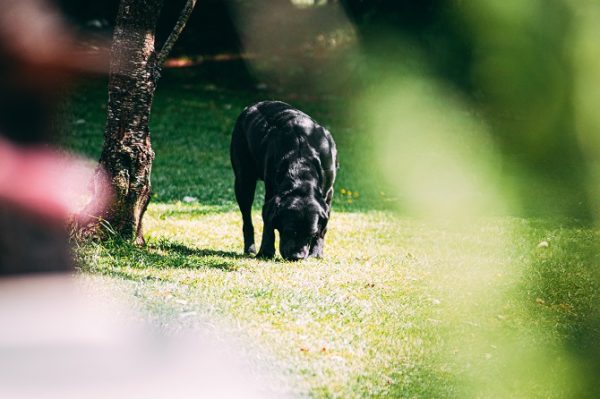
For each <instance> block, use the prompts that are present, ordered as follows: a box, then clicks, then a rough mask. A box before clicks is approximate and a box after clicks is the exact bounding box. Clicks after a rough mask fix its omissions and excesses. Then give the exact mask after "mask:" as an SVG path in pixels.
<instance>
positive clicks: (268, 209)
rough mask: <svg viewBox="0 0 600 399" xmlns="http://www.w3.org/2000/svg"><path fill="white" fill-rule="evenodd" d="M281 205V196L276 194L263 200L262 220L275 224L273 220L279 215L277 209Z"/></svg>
mask: <svg viewBox="0 0 600 399" xmlns="http://www.w3.org/2000/svg"><path fill="white" fill-rule="evenodd" d="M280 205H281V197H279V196H278V195H276V196H274V197H273V198H271V199H270V200H268V201H267V202H265V206H264V210H263V220H264V222H265V223H268V224H270V225H271V226H273V225H274V224H275V220H276V219H277V217H278V216H279V210H280V208H281V207H280Z"/></svg>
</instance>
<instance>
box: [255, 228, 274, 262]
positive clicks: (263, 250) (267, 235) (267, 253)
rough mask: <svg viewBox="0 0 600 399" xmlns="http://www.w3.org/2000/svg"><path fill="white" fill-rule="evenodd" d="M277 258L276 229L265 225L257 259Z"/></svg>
mask: <svg viewBox="0 0 600 399" xmlns="http://www.w3.org/2000/svg"><path fill="white" fill-rule="evenodd" d="M274 256H275V229H274V228H273V227H272V226H270V225H269V224H266V223H265V225H264V228H263V234H262V241H261V243H260V250H259V251H258V254H257V255H256V257H257V258H263V259H271V258H273V257H274Z"/></svg>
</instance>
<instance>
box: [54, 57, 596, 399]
mask: <svg viewBox="0 0 600 399" xmlns="http://www.w3.org/2000/svg"><path fill="white" fill-rule="evenodd" d="M223 68H226V67H223ZM209 72H210V71H209ZM220 73H222V74H223V75H219V74H217V75H210V74H208V72H207V71H206V70H205V69H191V70H180V71H167V72H166V73H165V77H164V78H163V80H161V82H160V84H159V89H158V92H157V97H156V102H155V105H154V111H153V117H152V126H151V130H152V135H153V136H152V138H153V144H154V149H155V152H156V161H155V165H154V172H153V173H154V174H153V184H154V195H153V201H152V203H151V205H150V207H149V209H148V213H147V215H146V218H145V236H146V238H147V241H148V246H147V247H145V248H136V247H133V246H131V245H129V244H127V243H123V242H119V241H118V240H115V241H112V242H108V243H104V244H95V243H90V244H86V245H84V246H83V247H81V248H79V250H78V254H79V257H80V259H81V263H82V269H83V272H84V273H91V274H100V275H104V276H108V277H110V278H113V279H114V280H115V283H116V282H117V281H122V280H126V281H129V282H131V287H132V288H131V294H130V297H131V301H132V302H133V301H141V303H142V305H143V308H144V309H145V317H147V318H148V319H150V320H154V321H155V322H156V323H157V324H159V325H167V324H169V325H170V327H171V328H174V327H173V325H175V326H177V325H181V326H183V325H184V324H185V323H188V322H189V320H188V318H186V319H182V318H181V317H178V316H179V315H180V314H181V313H182V312H183V313H185V312H190V311H194V312H196V315H197V316H193V317H198V318H209V319H210V318H212V319H214V320H218V323H219V326H222V328H227V329H228V330H229V331H228V333H233V334H236V335H239V336H240V337H241V339H243V340H245V341H246V342H248V343H249V349H248V356H249V358H250V359H251V360H250V361H251V362H254V363H255V364H256V366H257V367H262V368H266V369H268V370H270V372H271V373H273V374H275V375H278V376H279V377H280V378H279V379H278V381H279V384H280V385H281V386H280V387H279V388H278V389H279V390H281V391H286V392H291V393H292V394H297V395H306V396H311V397H319V398H332V397H336V398H338V397H339V398H363V397H365V398H367V397H394V398H396V397H398V398H432V397H440V398H444V397H570V396H573V395H574V392H578V389H583V388H582V387H584V388H585V384H586V379H585V374H583V373H578V372H579V371H581V370H580V369H579V368H578V367H579V365H581V364H590V362H591V364H592V366H593V364H594V363H593V359H592V360H590V359H588V357H590V358H591V354H592V353H594V352H593V350H591V349H589V347H593V345H594V344H595V342H596V341H595V339H594V338H593V337H594V336H596V335H595V334H597V333H598V329H597V324H596V321H595V319H593V316H594V315H597V304H598V303H599V301H598V300H599V299H600V298H598V296H599V292H600V290H599V288H600V286H599V284H598V276H597V275H596V274H595V273H596V270H597V264H598V256H597V255H596V254H597V251H596V249H597V248H596V246H597V242H598V238H599V237H598V236H599V233H598V231H597V230H595V229H593V228H589V227H578V226H568V225H564V224H563V225H561V224H560V223H558V222H553V221H548V220H529V219H521V218H500V217H498V218H490V219H485V220H480V221H476V222H473V223H472V224H470V225H468V226H455V225H453V226H447V225H446V226H445V225H442V224H440V225H436V224H432V223H427V224H426V223H423V222H420V221H417V220H415V219H412V218H409V217H401V216H398V215H396V214H395V213H394V212H393V211H392V206H393V204H394V201H393V200H390V199H389V195H388V194H387V189H386V187H385V185H384V184H383V183H382V180H381V179H380V178H379V177H378V175H377V173H376V171H375V170H374V169H373V168H372V167H370V166H369V165H372V163H371V162H370V158H369V157H370V155H369V154H370V153H369V149H370V146H369V140H368V138H366V137H365V134H364V132H363V131H361V128H360V126H359V125H358V127H355V126H356V125H354V124H353V123H352V122H351V120H352V119H351V118H348V115H345V114H344V112H343V108H344V107H343V106H342V104H343V99H341V98H335V97H320V98H317V99H314V98H310V97H302V96H300V97H298V96H296V95H295V94H294V93H282V94H280V95H278V97H279V98H283V99H284V100H285V99H286V98H293V99H294V101H292V102H293V103H294V104H296V105H298V106H300V107H301V108H303V109H305V110H307V112H309V113H310V114H313V115H314V116H315V118H316V119H317V120H320V121H322V122H323V123H324V124H326V125H328V126H329V127H330V129H331V131H332V133H333V135H334V137H335V139H336V141H337V143H338V147H339V152H340V154H341V155H340V159H341V165H342V166H341V169H340V173H339V179H338V181H337V184H336V196H335V198H334V211H333V215H332V219H331V224H330V231H329V233H328V236H327V240H326V247H325V258H324V259H322V260H308V261H304V262H300V263H288V262H283V261H281V259H275V260H273V261H258V260H255V259H250V258H246V257H244V256H242V255H241V248H242V235H241V217H240V216H239V214H238V212H237V209H236V206H235V201H234V198H233V192H232V180H233V179H232V173H231V170H230V166H229V160H228V145H229V134H230V131H231V128H232V126H233V123H234V121H235V117H236V116H237V114H238V113H239V112H240V110H241V109H242V108H243V107H244V106H246V105H248V104H249V103H251V102H252V101H254V100H258V99H261V98H263V97H265V96H267V97H269V98H273V97H274V95H273V94H268V95H267V94H262V93H260V92H258V93H257V92H255V91H254V90H252V84H251V82H250V81H249V82H246V83H245V84H241V83H240V84H239V86H232V84H231V83H229V81H228V80H227V79H224V78H220V77H221V76H226V75H227V73H228V71H227V70H224V71H221V72H220ZM238 81H239V80H238ZM241 81H242V82H243V80H241ZM292 94H293V95H292ZM286 96H288V97H286ZM104 97H105V87H104V86H103V83H102V82H100V83H98V84H90V85H89V86H88V87H87V88H86V90H80V91H78V92H76V93H74V94H73V96H72V99H71V102H70V105H69V106H68V107H67V108H66V110H65V112H64V119H65V121H66V123H67V124H66V131H67V134H66V135H65V140H66V141H67V143H68V144H69V146H70V147H71V148H73V149H74V150H75V151H77V152H81V153H84V154H87V155H89V156H92V157H97V156H98V154H99V149H100V146H101V140H102V138H101V136H102V131H103V124H104V117H105V116H104V110H103V105H104V101H105V98H104ZM78 120H84V122H83V123H82V122H81V121H79V122H78V123H75V121H78ZM342 189H344V190H343V191H342ZM348 191H351V192H352V194H348ZM357 193H358V194H357ZM186 195H189V196H194V197H196V198H197V199H198V202H195V203H183V202H181V199H182V198H183V197H184V196H186ZM259 197H260V194H259ZM260 204H261V200H260V198H257V201H256V207H259V206H260ZM256 207H255V208H256ZM254 218H255V225H256V227H257V230H258V231H257V238H259V237H260V228H261V226H262V223H261V221H260V217H259V212H255V215H254ZM542 241H547V243H548V245H547V246H545V245H542V246H538V244H539V243H540V242H542ZM175 328H176V327H175ZM586 345H587V346H586ZM265 359H268V361H266V360H265ZM585 362H588V363H585ZM596 362H597V360H596ZM265 363H268V364H265ZM595 364H596V366H597V363H595ZM590 367H591V366H590ZM592 369H593V368H592Z"/></svg>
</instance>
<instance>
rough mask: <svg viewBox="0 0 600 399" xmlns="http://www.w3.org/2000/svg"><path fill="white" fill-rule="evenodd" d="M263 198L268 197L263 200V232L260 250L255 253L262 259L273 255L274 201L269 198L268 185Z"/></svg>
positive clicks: (270, 196)
mask: <svg viewBox="0 0 600 399" xmlns="http://www.w3.org/2000/svg"><path fill="white" fill-rule="evenodd" d="M265 191H266V193H265V198H269V199H268V200H265V204H264V206H263V210H262V217H263V233H262V240H261V242H260V250H259V251H258V254H256V257H257V258H263V259H271V258H273V257H274V256H275V228H274V227H273V222H272V220H273V214H274V209H273V206H274V203H273V201H272V200H271V199H272V195H270V193H271V190H270V187H269V186H267V187H266V190H265Z"/></svg>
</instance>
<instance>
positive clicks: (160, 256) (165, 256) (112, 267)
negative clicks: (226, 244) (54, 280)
mask: <svg viewBox="0 0 600 399" xmlns="http://www.w3.org/2000/svg"><path fill="white" fill-rule="evenodd" d="M77 254H78V257H79V264H80V265H81V268H82V270H83V271H88V272H93V273H101V274H104V275H110V276H114V277H120V278H125V279H128V280H138V281H139V280H147V279H151V280H152V279H153V280H165V281H169V280H171V273H170V272H169V270H182V269H187V270H206V269H216V270H220V271H223V272H230V271H236V270H238V269H239V262H238V260H241V259H244V258H245V257H244V256H243V255H242V254H238V253H235V252H230V251H221V250H213V249H208V248H206V249H196V248H190V247H188V246H186V245H183V244H181V243H174V242H169V241H162V242H158V243H151V244H149V245H148V246H146V247H144V248H140V247H137V246H135V245H133V244H131V243H129V242H125V241H122V240H112V241H109V242H105V243H101V244H98V243H96V244H91V245H86V246H84V247H82V248H81V249H80V250H79V251H78V253H77Z"/></svg>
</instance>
